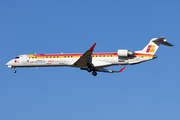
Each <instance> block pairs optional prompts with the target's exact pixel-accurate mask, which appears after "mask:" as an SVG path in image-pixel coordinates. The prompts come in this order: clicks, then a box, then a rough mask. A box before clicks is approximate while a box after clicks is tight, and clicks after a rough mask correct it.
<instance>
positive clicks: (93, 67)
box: [6, 37, 173, 76]
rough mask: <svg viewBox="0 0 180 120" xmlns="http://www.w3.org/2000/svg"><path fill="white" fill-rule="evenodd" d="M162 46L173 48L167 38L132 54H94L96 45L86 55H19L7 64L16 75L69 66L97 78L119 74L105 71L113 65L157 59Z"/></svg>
mask: <svg viewBox="0 0 180 120" xmlns="http://www.w3.org/2000/svg"><path fill="white" fill-rule="evenodd" d="M160 44H162V45H166V46H173V45H172V44H170V43H168V42H166V39H165V37H160V38H153V39H151V40H150V42H149V43H148V44H147V45H146V46H145V47H144V49H142V50H140V51H135V52H131V51H129V50H126V49H119V50H118V51H117V52H116V53H93V50H94V47H95V46H96V43H95V44H94V45H93V46H92V47H91V48H90V49H89V50H87V51H86V52H85V53H84V54H82V53H75V54H63V53H61V54H27V55H19V56H17V57H16V58H14V59H12V60H10V61H9V62H8V63H6V66H7V67H9V68H14V71H13V72H14V73H16V68H17V67H55V66H69V67H77V68H80V69H81V70H87V71H88V72H92V75H94V76H96V75H97V72H107V73H119V72H122V71H123V70H124V69H125V68H126V66H125V67H123V68H122V69H121V70H119V71H114V70H108V69H104V68H105V67H109V66H112V65H134V64H139V63H142V62H145V61H149V60H152V59H155V58H157V56H156V55H154V54H155V53H156V51H157V49H158V48H159V46H160Z"/></svg>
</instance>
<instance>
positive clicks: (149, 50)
mask: <svg viewBox="0 0 180 120" xmlns="http://www.w3.org/2000/svg"><path fill="white" fill-rule="evenodd" d="M160 44H163V45H166V46H173V45H172V44H170V43H168V42H166V39H165V37H160V38H153V39H151V41H150V42H149V43H148V44H147V45H146V47H145V48H144V49H143V50H141V51H135V53H136V54H149V55H154V54H155V53H156V51H157V50H158V48H159V46H160Z"/></svg>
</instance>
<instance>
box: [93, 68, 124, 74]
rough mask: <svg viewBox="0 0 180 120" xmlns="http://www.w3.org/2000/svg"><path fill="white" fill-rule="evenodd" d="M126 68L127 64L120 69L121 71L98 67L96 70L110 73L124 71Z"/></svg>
mask: <svg viewBox="0 0 180 120" xmlns="http://www.w3.org/2000/svg"><path fill="white" fill-rule="evenodd" d="M125 68H126V66H125V67H123V68H122V69H121V70H119V71H114V70H108V69H103V68H99V69H97V70H96V71H98V72H108V73H119V72H122V71H123V70H124V69H125Z"/></svg>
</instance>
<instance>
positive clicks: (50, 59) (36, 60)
mask: <svg viewBox="0 0 180 120" xmlns="http://www.w3.org/2000/svg"><path fill="white" fill-rule="evenodd" d="M81 56H82V54H43V55H41V54H40V55H20V56H18V57H17V58H15V59H12V60H11V61H9V62H8V63H7V64H6V65H7V66H8V67H10V68H12V67H50V66H72V67H73V64H74V63H75V62H76V61H77V60H78V59H79V58H80V57H81ZM143 56H144V55H141V56H134V57H118V56H117V54H116V53H94V54H93V55H92V64H93V65H94V67H96V68H101V67H108V66H111V65H129V64H136V63H140V62H144V61H147V60H151V59H153V57H152V56H149V57H147V56H146V57H143ZM82 68H83V67H82Z"/></svg>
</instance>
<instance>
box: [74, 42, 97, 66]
mask: <svg viewBox="0 0 180 120" xmlns="http://www.w3.org/2000/svg"><path fill="white" fill-rule="evenodd" d="M95 46H96V43H94V45H93V46H92V47H91V48H90V49H89V50H87V51H86V52H85V53H84V54H83V55H82V56H81V57H80V58H79V59H78V60H77V61H76V62H75V63H74V65H73V66H74V67H87V64H88V63H91V62H92V57H91V55H92V53H93V50H94V47H95Z"/></svg>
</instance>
